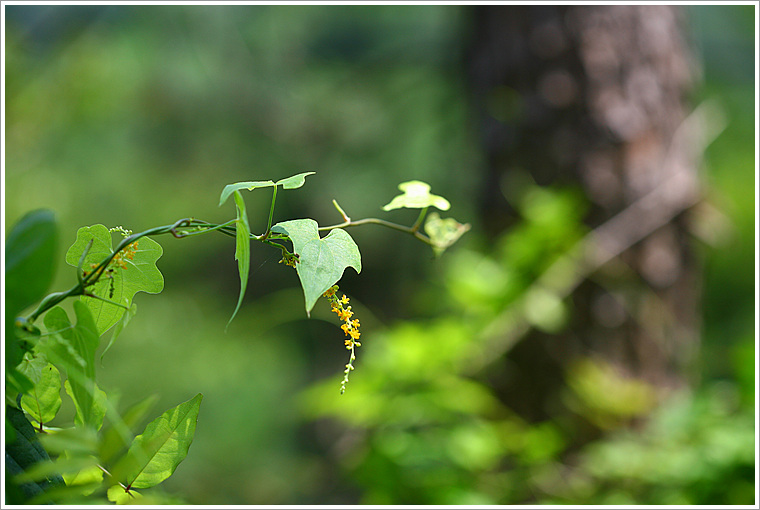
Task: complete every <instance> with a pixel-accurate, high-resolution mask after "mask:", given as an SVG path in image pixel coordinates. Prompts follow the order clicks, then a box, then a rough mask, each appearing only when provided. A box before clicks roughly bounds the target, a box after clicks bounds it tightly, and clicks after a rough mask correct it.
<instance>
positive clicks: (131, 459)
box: [112, 393, 203, 489]
mask: <svg viewBox="0 0 760 510" xmlns="http://www.w3.org/2000/svg"><path fill="white" fill-rule="evenodd" d="M202 398H203V395H202V394H200V393H199V394H197V395H196V396H195V397H193V398H192V399H191V400H188V401H187V402H184V403H182V404H180V405H178V406H177V407H174V408H172V409H169V410H168V411H166V412H165V413H164V414H162V415H161V416H159V417H158V418H156V419H155V420H153V421H152V422H150V423H149V424H148V426H147V427H145V431H144V432H143V433H142V434H140V435H139V436H137V437H136V438H135V440H134V441H133V442H132V445H131V446H130V447H129V451H128V452H127V454H126V455H125V456H124V457H123V458H122V459H121V460H120V461H119V462H118V463H117V464H116V467H114V470H113V472H112V474H113V476H114V478H115V479H116V480H119V481H121V482H124V485H125V486H127V487H129V488H130V489H146V488H148V487H153V486H154V485H158V484H159V483H161V482H162V481H164V480H166V479H167V478H168V477H170V476H171V475H172V473H174V470H175V469H177V466H178V465H179V463H180V462H182V460H183V459H184V458H185V456H186V455H187V451H188V449H189V448H190V444H191V443H192V442H193V435H194V434H195V425H196V422H197V420H198V411H199V409H200V405H201V399H202Z"/></svg>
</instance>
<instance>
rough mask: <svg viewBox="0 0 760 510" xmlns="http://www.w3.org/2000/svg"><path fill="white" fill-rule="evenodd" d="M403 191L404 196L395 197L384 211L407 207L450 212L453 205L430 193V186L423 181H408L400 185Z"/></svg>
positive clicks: (399, 187) (384, 207)
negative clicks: (432, 208) (429, 208)
mask: <svg viewBox="0 0 760 510" xmlns="http://www.w3.org/2000/svg"><path fill="white" fill-rule="evenodd" d="M398 189H400V190H401V191H403V192H404V193H403V194H402V195H398V196H396V197H394V199H393V200H391V201H390V203H388V204H386V205H385V206H383V210H384V211H390V210H392V209H399V208H401V207H406V208H408V209H424V208H425V207H430V206H433V207H437V208H438V209H440V210H441V211H448V210H449V207H451V204H449V201H448V200H446V199H445V198H443V197H440V196H438V195H433V194H431V193H430V185H429V184H427V183H425V182H422V181H407V182H402V183H401V184H399V185H398Z"/></svg>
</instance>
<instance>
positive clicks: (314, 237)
mask: <svg viewBox="0 0 760 510" xmlns="http://www.w3.org/2000/svg"><path fill="white" fill-rule="evenodd" d="M318 229H319V226H318V224H317V222H316V221H314V220H312V219H308V218H306V219H302V220H290V221H284V222H282V223H278V224H276V225H274V226H273V227H272V232H277V233H281V234H285V235H287V236H288V237H289V238H290V240H291V241H292V243H293V252H294V253H296V254H297V255H298V257H299V258H298V263H297V264H296V271H297V272H298V278H299V279H300V280H301V286H302V287H303V293H304V299H305V304H306V313H307V314H309V313H310V312H311V309H312V308H314V304H315V303H316V302H317V299H319V296H321V295H322V294H323V293H324V292H325V291H326V290H327V289H329V288H330V287H332V286H333V285H335V283H337V282H338V280H340V279H341V277H342V276H343V271H344V270H345V269H346V268H347V267H349V266H350V267H353V268H354V269H355V270H356V272H357V273H361V270H362V259H361V254H360V253H359V247H358V246H357V245H356V243H355V242H354V240H353V239H352V238H351V236H350V235H348V232H346V231H345V230H342V229H339V228H336V229H334V230H332V231H331V232H330V233H329V234H328V235H327V236H325V237H324V238H320V237H319V230H318Z"/></svg>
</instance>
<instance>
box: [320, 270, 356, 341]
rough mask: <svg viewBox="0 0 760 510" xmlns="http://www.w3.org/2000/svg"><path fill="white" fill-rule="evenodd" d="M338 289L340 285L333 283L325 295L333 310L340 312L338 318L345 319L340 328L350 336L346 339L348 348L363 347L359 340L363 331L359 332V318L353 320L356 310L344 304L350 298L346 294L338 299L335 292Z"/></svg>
mask: <svg viewBox="0 0 760 510" xmlns="http://www.w3.org/2000/svg"><path fill="white" fill-rule="evenodd" d="M337 290H338V286H337V285H333V286H332V287H330V288H329V289H327V292H325V293H324V294H323V296H324V297H326V298H327V300H328V301H330V308H331V311H332V312H335V313H336V314H338V318H339V319H340V320H342V321H343V324H341V326H340V329H342V330H343V332H344V333H345V334H346V336H347V337H348V338H346V340H345V343H346V349H352V348H353V347H354V346H356V347H361V345H362V344H361V343H359V342H357V340H359V337H360V336H361V333H360V332H359V326H361V324H360V323H359V319H353V320H351V317H353V316H354V312H353V311H352V310H351V307H350V306H349V307H344V306H343V305H347V304H348V302H349V299H348V297H347V296H346V295H345V294H343V297H342V298H340V299H338V296H337V295H336V294H335V293H336V291H337Z"/></svg>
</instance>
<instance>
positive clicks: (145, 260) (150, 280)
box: [66, 225, 164, 335]
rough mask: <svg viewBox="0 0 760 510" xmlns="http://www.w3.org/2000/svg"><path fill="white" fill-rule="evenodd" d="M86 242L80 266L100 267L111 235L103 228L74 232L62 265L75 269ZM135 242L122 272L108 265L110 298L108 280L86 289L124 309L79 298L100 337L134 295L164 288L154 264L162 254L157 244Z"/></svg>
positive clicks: (105, 279) (94, 227) (155, 292)
mask: <svg viewBox="0 0 760 510" xmlns="http://www.w3.org/2000/svg"><path fill="white" fill-rule="evenodd" d="M90 240H92V241H93V243H92V246H91V247H90V251H89V252H88V253H87V256H86V257H85V260H84V264H83V266H82V267H83V269H84V270H85V271H91V270H92V264H96V265H97V264H100V263H101V262H102V261H103V260H104V259H106V258H107V257H108V256H109V255H110V254H111V253H112V252H113V248H112V245H111V233H110V232H109V231H108V229H107V228H106V227H105V226H103V225H92V226H90V227H82V228H80V229H79V230H78V231H77V239H76V241H75V242H74V244H73V245H72V246H71V248H69V250H68V252H66V262H67V263H68V264H70V265H72V266H74V267H77V265H78V264H79V258H80V257H81V255H82V253H83V252H84V250H85V248H86V247H87V244H88V243H89V242H90ZM137 243H138V245H137V250H136V251H135V254H134V258H133V259H131V260H130V259H128V258H126V257H125V258H124V259H123V262H124V263H125V264H126V266H127V268H126V269H123V268H121V267H118V266H115V265H112V266H111V267H113V268H115V272H114V275H113V295H111V285H112V282H111V279H110V278H106V277H101V278H100V280H99V281H98V283H96V284H95V285H93V286H92V287H89V288H88V290H91V291H92V292H93V293H94V294H95V295H97V296H100V297H101V298H103V299H107V300H109V301H113V302H115V303H120V304H121V305H123V306H124V307H125V308H124V307H122V306H116V305H114V304H111V303H106V302H104V301H102V300H100V299H96V298H91V297H86V296H83V297H82V301H83V302H84V303H86V304H87V306H88V307H89V308H90V310H91V311H92V314H93V316H94V317H95V321H96V323H97V325H98V334H101V335H102V334H103V333H105V332H106V331H107V330H108V329H109V328H111V327H112V326H113V325H114V324H116V323H117V322H118V321H119V319H120V318H121V316H122V315H124V312H125V311H126V310H127V309H129V307H130V306H132V298H133V297H134V295H135V294H137V293H138V292H148V293H150V294H158V293H159V292H161V291H162V290H163V288H164V277H163V276H162V275H161V271H159V270H158V267H156V261H157V260H158V259H159V258H160V257H161V255H162V254H163V249H162V248H161V245H160V244H158V243H157V242H155V241H154V240H152V239H150V238H148V237H143V238H141V239H139V240H138V241H137Z"/></svg>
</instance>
